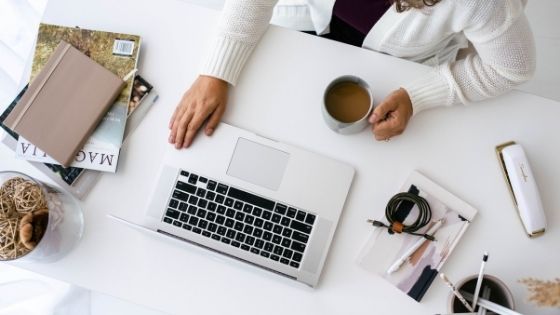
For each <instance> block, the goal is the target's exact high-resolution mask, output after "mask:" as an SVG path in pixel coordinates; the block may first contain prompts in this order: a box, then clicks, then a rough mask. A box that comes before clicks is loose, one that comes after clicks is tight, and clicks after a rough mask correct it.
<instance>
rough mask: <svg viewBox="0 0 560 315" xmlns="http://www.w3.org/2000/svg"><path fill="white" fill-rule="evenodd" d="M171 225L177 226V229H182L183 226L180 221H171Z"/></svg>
mask: <svg viewBox="0 0 560 315" xmlns="http://www.w3.org/2000/svg"><path fill="white" fill-rule="evenodd" d="M173 225H174V226H177V227H182V226H183V223H181V222H180V221H177V220H175V221H173Z"/></svg>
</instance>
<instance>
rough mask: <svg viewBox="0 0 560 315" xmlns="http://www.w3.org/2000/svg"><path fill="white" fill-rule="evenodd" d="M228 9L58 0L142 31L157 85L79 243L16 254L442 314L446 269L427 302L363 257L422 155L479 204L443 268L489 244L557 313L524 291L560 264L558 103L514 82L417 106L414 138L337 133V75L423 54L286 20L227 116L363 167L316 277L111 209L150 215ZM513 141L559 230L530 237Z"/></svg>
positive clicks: (196, 307) (212, 288)
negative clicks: (176, 235) (157, 234)
mask: <svg viewBox="0 0 560 315" xmlns="http://www.w3.org/2000/svg"><path fill="white" fill-rule="evenodd" d="M70 12H71V14H69V13H70ZM217 17H218V13H217V12H215V11H211V10H208V9H204V8H200V7H196V6H191V5H188V4H185V3H183V2H180V1H175V0H161V1H147V0H146V1H133V0H121V1H118V2H115V1H111V0H98V1H73V0H51V1H50V2H49V6H48V8H47V11H46V15H45V18H44V21H45V22H48V23H57V24H63V25H79V26H81V27H84V28H94V29H105V30H111V31H119V32H125V33H136V34H140V35H142V36H143V47H142V53H141V65H140V69H141V73H142V74H143V75H144V76H145V77H146V78H147V79H148V80H149V81H150V82H151V83H153V84H154V85H155V87H156V88H157V89H158V91H159V94H160V99H159V101H158V103H157V104H156V105H155V107H154V108H152V110H151V112H150V113H149V114H148V115H147V117H146V118H145V120H144V121H143V122H142V124H141V125H140V127H139V128H138V129H137V130H136V132H135V133H134V134H133V135H132V137H131V138H130V139H129V141H128V142H127V143H126V145H125V146H124V148H123V150H122V155H121V159H120V165H119V170H118V172H117V174H115V175H109V174H107V175H103V176H102V177H101V179H100V181H99V182H98V184H97V185H96V186H95V187H94V189H93V190H92V192H91V193H90V194H89V196H88V197H87V198H86V199H85V200H83V202H82V205H83V208H84V213H85V222H86V226H85V233H84V237H83V239H82V240H81V243H80V244H79V246H78V247H77V248H76V249H75V250H74V251H72V252H71V253H70V254H69V255H68V256H66V257H65V258H63V259H62V260H60V261H58V262H56V263H53V264H30V263H13V265H16V266H19V267H21V268H25V269H28V270H32V271H35V272H38V273H41V274H44V275H48V276H51V277H54V278H57V279H60V280H64V281H68V282H71V283H74V284H77V285H79V286H82V287H85V288H90V289H92V290H96V291H100V292H103V293H107V294H110V295H113V296H116V297H119V298H122V299H125V300H129V301H132V302H135V303H138V304H142V305H146V306H149V307H152V308H155V309H159V310H162V311H165V312H169V313H182V314H184V313H187V312H189V313H192V314H201V313H205V314H223V313H225V312H228V313H235V314H237V313H239V314H240V313H243V314H261V313H263V312H264V313H268V314H372V313H375V314H389V313H391V314H433V313H439V312H444V311H445V308H446V302H447V297H448V295H449V292H448V290H447V288H445V287H444V285H443V284H441V283H440V282H438V281H436V282H435V283H434V284H433V286H432V287H431V288H430V290H429V291H428V292H427V294H426V296H425V297H424V299H423V301H422V303H416V302H415V301H413V300H412V299H410V298H408V297H407V296H406V295H404V294H402V293H401V292H400V291H399V290H397V289H396V288H394V287H392V286H391V285H390V284H389V283H387V282H385V281H384V280H383V279H381V278H380V277H378V276H376V275H374V274H371V273H368V272H366V271H364V270H363V269H361V268H360V267H359V266H358V265H357V264H356V262H355V260H356V257H357V254H358V252H359V250H360V248H361V246H362V244H363V242H364V241H365V240H366V238H367V237H368V235H369V233H370V231H371V227H370V226H368V225H367V224H366V223H365V220H366V219H367V218H378V217H381V216H382V215H383V209H384V207H385V203H386V201H387V200H388V199H389V198H390V197H391V196H392V195H393V194H394V193H395V192H396V191H397V189H398V188H399V187H400V185H401V184H402V182H403V181H404V180H405V179H406V177H407V176H408V175H409V174H410V172H411V171H412V170H414V169H417V170H420V171H421V172H423V173H424V174H425V175H427V176H428V177H430V178H431V179H433V180H434V181H436V182H438V183H439V184H441V185H442V186H444V187H446V188H447V189H448V190H450V191H451V192H453V193H454V194H456V195H457V196H459V197H460V198H462V199H464V200H465V201H467V202H468V203H470V204H472V205H473V206H474V207H475V208H477V209H478V210H479V214H478V217H477V218H476V220H475V221H474V223H473V224H472V226H471V227H470V228H469V231H467V233H466V234H465V236H464V238H463V240H462V242H461V243H460V244H459V246H458V247H457V248H456V250H455V252H454V254H453V255H452V256H451V258H450V259H449V261H448V262H447V264H446V265H445V266H444V268H443V270H444V272H446V273H447V274H448V276H449V277H450V279H453V280H458V279H460V278H462V277H464V276H467V275H470V274H474V273H477V272H478V267H479V263H480V256H481V254H482V252H483V251H484V250H488V251H489V252H490V253H491V258H490V261H489V263H488V264H487V267H486V270H487V272H488V273H489V274H493V275H496V276H498V277H499V278H501V279H502V280H504V281H505V282H506V283H507V284H508V285H509V287H510V288H511V290H512V292H513V294H514V296H515V299H516V302H517V304H518V310H520V311H521V312H524V313H526V314H553V313H554V312H553V311H552V310H546V309H536V308H534V307H533V306H532V305H529V304H527V303H526V300H527V297H528V295H527V292H526V290H525V288H524V287H523V286H522V285H521V284H519V283H518V282H517V280H518V279H520V278H522V277H537V278H544V279H553V278H555V277H558V267H557V266H558V265H559V263H560V251H558V248H559V244H560V228H559V226H560V212H559V211H558V209H559V208H560V197H559V196H558V194H557V188H558V187H560V168H558V167H557V157H558V155H559V153H560V149H559V147H558V139H557V135H558V134H559V133H560V124H558V123H557V119H558V117H560V104H559V103H557V102H554V101H550V100H547V99H543V98H539V97H536V96H532V95H527V94H522V93H519V92H512V93H509V94H507V95H505V96H503V97H500V98H497V99H494V100H491V101H487V102H484V103H481V104H477V105H472V106H469V107H464V106H456V107H453V108H448V109H438V110H432V111H430V112H425V113H421V114H419V115H418V116H416V117H414V119H413V120H412V121H411V123H410V125H409V127H408V129H407V130H406V132H405V134H404V135H403V136H400V137H396V138H394V139H393V140H392V141H391V142H388V143H386V142H376V141H374V140H373V137H372V135H371V134H370V133H369V132H368V131H364V132H363V133H361V134H358V135H353V136H341V135H338V134H335V133H333V132H331V131H330V130H329V129H328V128H327V127H326V126H325V124H324V123H323V121H322V118H321V112H320V104H321V95H322V91H323V88H324V87H325V86H326V85H327V83H328V82H329V81H330V80H331V79H332V78H334V77H337V76H339V75H342V74H348V73H350V74H355V75H359V76H361V77H363V78H364V79H365V80H366V81H368V82H369V83H370V85H371V86H372V90H373V94H374V98H375V101H379V100H381V99H382V98H383V96H384V95H386V94H387V93H388V92H389V91H391V90H392V89H395V88H398V87H399V84H401V83H402V82H405V81H408V80H411V79H413V78H416V77H418V76H420V75H422V74H423V73H425V72H426V71H427V68H426V67H424V66H421V65H418V64H414V63H410V62H406V61H403V60H399V59H396V58H392V57H388V56H385V55H381V54H377V53H374V52H371V51H366V50H363V49H358V48H354V47H350V46H347V45H343V44H339V43H336V42H332V41H328V40H324V39H320V38H316V37H313V36H309V35H305V34H302V33H298V32H292V31H288V30H283V29H279V28H275V27H273V28H271V29H270V30H269V31H268V32H267V34H266V35H265V37H264V38H263V41H262V42H261V45H260V46H259V47H258V48H257V49H256V51H255V53H254V55H253V58H252V59H251V61H250V62H249V64H248V66H247V68H246V70H245V73H244V75H243V78H242V80H241V82H240V83H239V85H238V87H236V88H235V89H234V91H233V93H232V95H231V99H230V105H229V107H228V110H227V112H226V114H225V117H224V120H225V121H226V122H228V123H231V124H234V125H237V126H239V127H242V128H246V129H248V130H251V131H254V132H257V133H259V134H261V135H264V136H267V137H270V138H274V139H277V140H280V141H284V142H287V143H290V144H293V145H297V146H301V147H305V148H308V149H310V150H312V151H315V152H318V153H322V154H325V155H327V156H331V157H334V158H337V159H340V160H342V161H346V162H348V163H350V164H351V165H353V166H354V167H355V168H356V170H357V176H356V178H355V181H354V183H353V187H352V189H351V192H350V194H349V197H348V200H347V206H346V208H345V211H344V212H343V215H342V218H341V221H340V223H339V226H338V230H337V232H336V235H335V239H334V243H333V246H332V248H331V252H330V254H329V257H328V259H327V263H326V265H325V268H324V270H323V275H322V279H321V281H320V283H319V286H318V287H317V288H316V289H310V288H308V287H306V286H304V285H301V284H299V283H296V282H293V281H291V280H288V279H284V278H281V277H279V276H277V275H274V274H272V273H269V272H266V271H262V270H260V269H257V268H254V267H252V266H249V265H245V264H243V263H239V262H236V261H232V260H229V259H226V258H221V257H220V256H217V255H214V254H212V253H209V252H208V251H205V250H202V249H199V248H196V247H193V246H190V245H187V244H179V245H177V244H176V243H172V242H162V241H161V240H158V239H154V238H152V237H151V236H148V235H144V234H141V233H139V232H137V231H136V230H132V229H129V228H126V227H123V226H122V225H120V224H118V223H116V222H113V221H111V220H110V219H108V218H107V217H106V215H107V214H109V213H112V214H117V215H120V216H124V217H127V218H130V219H131V220H137V221H140V219H141V216H142V214H143V211H144V205H145V203H146V201H147V196H148V195H149V194H150V190H151V187H152V179H153V178H155V176H156V172H157V169H158V167H159V161H160V160H161V158H162V155H163V152H164V150H165V148H166V146H167V141H166V139H167V135H168V130H167V127H166V126H167V121H168V119H169V116H170V114H171V113H172V111H173V109H174V107H175V105H176V103H177V101H178V100H179V98H180V96H181V95H182V93H183V92H184V89H185V88H186V87H188V85H189V84H190V82H192V81H193V80H194V78H195V77H196V73H197V69H198V65H199V61H200V59H201V57H202V56H203V53H204V50H205V47H207V43H208V41H207V38H208V37H209V36H210V34H211V33H212V30H213V25H215V21H216V19H217ZM294 113H295V114H294ZM507 140H516V141H518V142H519V143H521V144H522V145H523V146H524V147H525V149H526V151H527V153H528V155H529V159H530V160H531V164H532V166H533V171H534V173H535V176H536V177H537V182H538V183H539V185H540V190H541V194H542V197H543V203H544V206H545V208H546V210H547V218H548V222H549V230H548V231H547V233H546V234H545V235H544V236H542V237H540V238H538V239H528V238H527V237H526V236H525V235H524V233H523V230H522V227H521V224H520V222H519V219H518V217H517V215H516V214H515V211H514V208H513V205H512V202H511V199H510V197H509V195H508V191H507V188H506V186H505V184H504V181H503V177H502V175H501V173H500V169H499V167H498V163H497V160H496V157H495V153H494V146H495V145H496V144H499V143H502V142H505V141H507ZM193 150H196V142H195V144H194V147H193ZM0 158H1V161H2V163H1V165H0V170H1V169H17V170H21V171H24V172H27V173H29V174H31V175H34V176H36V177H38V178H44V176H42V175H41V174H40V173H39V172H37V171H36V170H35V169H33V168H32V167H31V166H30V165H29V164H27V163H26V162H24V161H18V160H16V159H14V158H13V154H12V153H11V152H10V151H9V150H8V149H6V148H5V147H3V146H2V147H0ZM215 296H219V298H220V302H219V303H216V302H215V300H216V298H215ZM278 299H280V300H278ZM285 301H289V302H288V303H286V302H285Z"/></svg>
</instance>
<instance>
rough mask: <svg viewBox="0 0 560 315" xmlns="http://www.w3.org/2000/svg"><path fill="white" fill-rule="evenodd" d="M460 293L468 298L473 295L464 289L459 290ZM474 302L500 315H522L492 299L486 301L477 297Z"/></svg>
mask: <svg viewBox="0 0 560 315" xmlns="http://www.w3.org/2000/svg"><path fill="white" fill-rule="evenodd" d="M461 293H463V294H464V295H465V297H466V298H467V299H469V300H472V299H473V295H472V294H470V293H468V292H465V291H461ZM476 304H477V305H478V306H479V307H484V308H485V309H487V310H489V311H492V312H494V313H497V314H501V315H522V314H521V313H518V312H516V311H514V310H512V309H509V308H507V307H505V306H502V305H500V304H496V303H494V302H492V301H488V300H487V299H483V298H479V299H478V302H476Z"/></svg>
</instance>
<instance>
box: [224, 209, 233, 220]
mask: <svg viewBox="0 0 560 315" xmlns="http://www.w3.org/2000/svg"><path fill="white" fill-rule="evenodd" d="M234 216H235V210H233V209H231V208H228V209H227V211H226V217H228V218H233V217H234Z"/></svg>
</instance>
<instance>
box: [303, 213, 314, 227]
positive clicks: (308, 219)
mask: <svg viewBox="0 0 560 315" xmlns="http://www.w3.org/2000/svg"><path fill="white" fill-rule="evenodd" d="M305 223H307V224H311V225H313V223H315V215H314V214H311V213H308V214H307V217H305Z"/></svg>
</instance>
